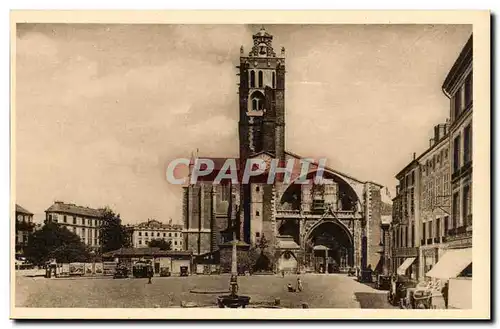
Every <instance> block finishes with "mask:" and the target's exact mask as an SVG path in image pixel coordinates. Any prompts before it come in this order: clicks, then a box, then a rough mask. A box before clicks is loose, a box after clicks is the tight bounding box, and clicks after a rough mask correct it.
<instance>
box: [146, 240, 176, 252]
mask: <svg viewBox="0 0 500 329" xmlns="http://www.w3.org/2000/svg"><path fill="white" fill-rule="evenodd" d="M148 246H149V247H150V248H160V250H172V241H165V239H153V240H151V241H149V243H148Z"/></svg>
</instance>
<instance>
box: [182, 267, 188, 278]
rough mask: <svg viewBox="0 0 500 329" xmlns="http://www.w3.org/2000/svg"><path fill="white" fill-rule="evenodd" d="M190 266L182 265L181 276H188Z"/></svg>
mask: <svg viewBox="0 0 500 329" xmlns="http://www.w3.org/2000/svg"><path fill="white" fill-rule="evenodd" d="M188 275H189V274H188V267H187V266H181V274H180V276H188Z"/></svg>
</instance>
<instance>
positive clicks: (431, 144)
mask: <svg viewBox="0 0 500 329" xmlns="http://www.w3.org/2000/svg"><path fill="white" fill-rule="evenodd" d="M433 145H434V138H431V139H429V147H432V146H433Z"/></svg>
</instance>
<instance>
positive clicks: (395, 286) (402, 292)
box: [387, 275, 417, 308]
mask: <svg viewBox="0 0 500 329" xmlns="http://www.w3.org/2000/svg"><path fill="white" fill-rule="evenodd" d="M416 286H417V281H415V280H412V279H410V278H408V277H406V276H403V275H395V276H392V278H391V288H390V290H389V293H388V294H387V299H388V300H389V303H391V304H392V305H399V306H400V307H402V308H404V307H405V303H406V301H405V299H406V294H407V289H408V288H414V287H416Z"/></svg>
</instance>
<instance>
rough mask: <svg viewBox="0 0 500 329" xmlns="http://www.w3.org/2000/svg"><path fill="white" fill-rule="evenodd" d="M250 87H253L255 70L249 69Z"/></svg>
mask: <svg viewBox="0 0 500 329" xmlns="http://www.w3.org/2000/svg"><path fill="white" fill-rule="evenodd" d="M250 88H255V72H254V71H250Z"/></svg>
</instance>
